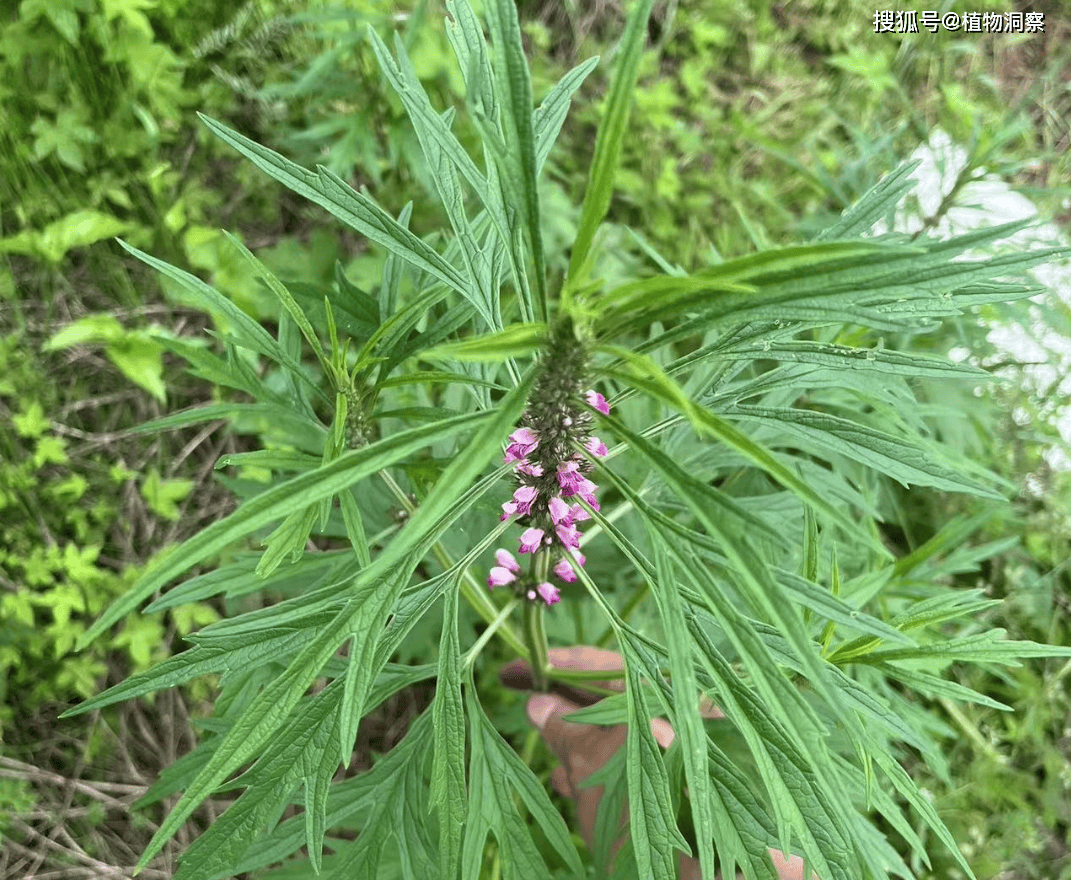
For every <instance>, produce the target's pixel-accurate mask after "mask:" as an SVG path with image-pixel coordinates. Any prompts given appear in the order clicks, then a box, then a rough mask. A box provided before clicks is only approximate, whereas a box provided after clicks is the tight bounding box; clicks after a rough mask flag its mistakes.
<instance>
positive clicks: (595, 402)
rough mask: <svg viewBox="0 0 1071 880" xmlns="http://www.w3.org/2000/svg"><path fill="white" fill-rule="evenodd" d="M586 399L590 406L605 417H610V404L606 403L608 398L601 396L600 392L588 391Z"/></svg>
mask: <svg viewBox="0 0 1071 880" xmlns="http://www.w3.org/2000/svg"><path fill="white" fill-rule="evenodd" d="M584 398H585V399H586V400H587V402H588V406H591V407H594V408H595V409H597V410H598V411H599V412H601V413H602V414H603V415H604V416H608V415H610V404H608V403H607V402H606V398H605V397H603V396H602V395H601V394H599V392H598V391H588V392H586V393H585V394H584Z"/></svg>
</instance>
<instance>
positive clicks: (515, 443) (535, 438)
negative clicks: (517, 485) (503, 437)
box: [503, 428, 539, 464]
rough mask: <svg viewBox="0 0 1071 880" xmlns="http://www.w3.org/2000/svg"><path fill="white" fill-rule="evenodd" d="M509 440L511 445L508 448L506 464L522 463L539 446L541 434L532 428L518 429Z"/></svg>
mask: <svg viewBox="0 0 1071 880" xmlns="http://www.w3.org/2000/svg"><path fill="white" fill-rule="evenodd" d="M509 439H510V444H509V445H508V446H507V447H506V457H505V458H504V459H503V461H504V462H505V463H506V464H509V463H510V462H511V461H522V460H523V459H524V458H525V457H526V456H527V455H528V453H529V452H531V451H532V450H533V449H535V448H536V447H537V446H538V445H539V434H537V433H536V432H535V431H533V430H532V429H531V428H518V429H517V430H516V431H514V432H513V433H512V434H510V435H509Z"/></svg>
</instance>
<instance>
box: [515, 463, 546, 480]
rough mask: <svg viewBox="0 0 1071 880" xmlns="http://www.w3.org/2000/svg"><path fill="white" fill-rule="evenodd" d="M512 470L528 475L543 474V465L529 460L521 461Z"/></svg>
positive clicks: (537, 475)
mask: <svg viewBox="0 0 1071 880" xmlns="http://www.w3.org/2000/svg"><path fill="white" fill-rule="evenodd" d="M514 470H515V471H517V473H519V474H528V476H530V477H541V476H543V465H541V464H532V462H530V461H522V462H521V463H520V464H519V465H517V467H516V468H514Z"/></svg>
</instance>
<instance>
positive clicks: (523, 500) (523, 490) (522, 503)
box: [507, 486, 539, 516]
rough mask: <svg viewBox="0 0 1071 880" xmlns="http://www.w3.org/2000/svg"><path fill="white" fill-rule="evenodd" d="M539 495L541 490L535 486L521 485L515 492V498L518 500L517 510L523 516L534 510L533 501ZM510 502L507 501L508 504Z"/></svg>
mask: <svg viewBox="0 0 1071 880" xmlns="http://www.w3.org/2000/svg"><path fill="white" fill-rule="evenodd" d="M538 497H539V490H538V489H536V488H535V487H534V486H521V487H520V488H519V489H518V490H517V491H516V492H514V493H513V500H514V501H516V502H517V506H516V508H515V509H516V511H517V513H519V514H520V515H521V516H526V515H527V514H529V513H531V512H532V503H533V502H534V501H535V500H536V498H538ZM508 503H509V502H507V504H508Z"/></svg>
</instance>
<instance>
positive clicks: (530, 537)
mask: <svg viewBox="0 0 1071 880" xmlns="http://www.w3.org/2000/svg"><path fill="white" fill-rule="evenodd" d="M542 541H543V530H542V529H536V528H531V529H525V531H524V534H523V535H521V537H520V545H521V553H535V552H536V550H538V549H539V545H540V543H541V542H542Z"/></svg>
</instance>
